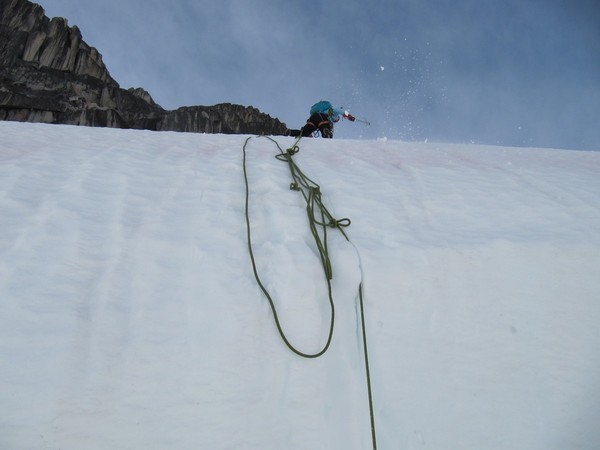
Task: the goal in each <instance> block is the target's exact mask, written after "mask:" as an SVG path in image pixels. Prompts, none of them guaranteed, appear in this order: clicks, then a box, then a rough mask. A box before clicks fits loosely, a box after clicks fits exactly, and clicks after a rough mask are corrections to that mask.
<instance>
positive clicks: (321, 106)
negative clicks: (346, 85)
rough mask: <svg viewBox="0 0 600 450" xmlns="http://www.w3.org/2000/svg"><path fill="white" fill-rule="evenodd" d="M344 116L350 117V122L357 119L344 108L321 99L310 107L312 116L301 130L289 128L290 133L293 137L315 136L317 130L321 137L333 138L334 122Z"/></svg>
mask: <svg viewBox="0 0 600 450" xmlns="http://www.w3.org/2000/svg"><path fill="white" fill-rule="evenodd" d="M342 117H343V118H346V119H348V120H349V121H350V122H354V121H355V120H356V118H355V117H354V116H352V115H351V114H350V113H349V112H348V111H345V110H344V108H334V107H333V106H332V104H331V103H330V102H328V101H326V100H321V101H320V102H318V103H315V104H314V105H313V106H312V107H311V108H310V117H309V118H308V120H307V121H306V125H304V126H303V127H302V128H301V129H300V130H288V135H289V136H293V137H299V136H304V137H310V136H314V135H315V134H314V133H315V132H316V131H319V132H320V133H321V137H324V138H329V139H331V138H333V124H334V123H335V122H338V121H339V120H340V118H342Z"/></svg>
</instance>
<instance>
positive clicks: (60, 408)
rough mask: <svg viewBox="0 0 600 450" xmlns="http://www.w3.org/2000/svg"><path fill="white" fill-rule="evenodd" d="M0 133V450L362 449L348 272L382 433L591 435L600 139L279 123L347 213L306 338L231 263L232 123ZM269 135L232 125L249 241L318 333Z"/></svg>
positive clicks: (316, 278)
mask: <svg viewBox="0 0 600 450" xmlns="http://www.w3.org/2000/svg"><path fill="white" fill-rule="evenodd" d="M0 136H1V139H0V211H1V212H2V214H1V215H0V230H1V233H0V448H2V449H63V450H67V449H73V450H75V449H84V448H85V449H90V450H92V449H200V448H202V449H261V450H267V449H274V450H275V449H290V450H292V449H298V450H300V449H302V450H303V449H316V448H318V449H344V450H349V449H369V448H372V445H371V433H370V424H369V410H368V400H367V393H366V380H365V372H364V364H363V355H362V345H361V342H362V341H361V339H362V337H361V333H360V322H359V315H358V310H357V288H358V283H359V282H360V281H361V279H362V281H363V282H364V293H365V312H366V318H367V335H368V342H369V357H370V363H371V364H370V365H371V376H372V383H373V397H374V405H375V421H376V431H377V442H378V447H379V448H380V449H420V448H426V449H473V450H481V449H512V450H517V449H523V450H525V449H527V450H529V449H544V450H547V449H590V450H591V449H597V448H599V445H600V430H599V428H598V423H600V331H599V329H600V328H599V326H598V324H599V323H600V177H599V176H598V173H599V172H600V152H578V151H565V150H550V149H525V148H519V149H517V148H500V147H485V146H472V145H445V144H420V143H405V142H392V141H352V140H331V141H330V140H317V139H313V140H311V139H305V140H303V141H301V142H300V148H301V150H300V153H298V154H297V155H296V156H295V161H296V162H297V164H298V165H299V166H300V167H301V168H302V170H303V171H304V172H305V173H306V174H307V175H308V176H309V177H310V178H312V179H313V180H314V181H316V182H318V183H319V184H320V185H321V189H322V192H323V195H324V199H325V203H326V206H327V207H328V208H329V210H330V211H331V212H332V213H333V214H334V215H335V216H336V217H337V218H343V217H349V218H350V219H351V220H352V225H351V226H350V227H349V228H347V229H346V232H347V233H348V236H349V238H350V239H351V242H352V244H349V243H347V242H346V241H345V239H344V238H343V237H342V236H341V235H340V233H338V232H337V231H336V230H333V229H332V230H331V231H330V232H329V234H328V235H329V246H330V253H331V257H332V264H333V295H334V301H335V305H336V316H335V332H334V337H333V343H332V346H331V348H330V349H329V350H328V352H327V353H326V354H325V355H324V356H322V357H321V358H318V359H313V360H307V359H302V358H299V357H298V356H296V355H294V354H293V353H291V352H290V351H289V350H288V349H287V348H286V347H285V346H284V344H283V343H282V341H281V340H280V338H279V336H278V334H277V331H276V328H275V325H274V323H273V316H272V313H271V311H270V308H269V306H268V303H267V301H266V299H265V298H264V296H263V295H262V293H261V291H260V290H259V288H258V286H257V284H256V281H255V279H254V276H253V273H252V268H251V265H250V259H249V256H248V250H247V244H246V227H245V220H244V179H243V176H242V145H243V143H244V140H245V139H246V136H224V135H200V134H177V133H156V132H146V131H129V130H127V131H125V130H114V129H98V128H77V127H69V126H52V125H42V124H21V123H9V122H0ZM277 141H278V142H280V143H281V145H282V146H284V148H285V147H287V146H290V145H291V144H292V143H293V140H291V139H289V138H277ZM277 152H278V151H277V149H276V147H275V146H274V145H273V144H272V143H271V142H270V141H268V140H267V139H264V138H255V139H252V140H251V141H250V142H249V145H248V172H249V183H250V216H251V223H252V228H253V240H254V250H255V254H256V257H257V262H258V270H259V272H260V274H261V277H262V279H263V281H264V282H265V284H266V286H267V288H268V289H269V291H270V292H271V294H272V295H273V298H274V301H275V302H276V304H277V306H278V310H279V313H280V317H281V321H282V325H283V327H284V328H285V330H286V332H287V333H288V335H289V337H290V339H291V340H292V341H293V343H294V344H295V345H296V346H298V347H299V348H300V349H302V350H304V351H307V352H310V351H316V350H318V349H319V348H320V347H321V346H322V344H323V342H324V339H325V338H326V334H327V327H328V324H329V320H330V310H329V306H328V300H327V292H326V284H325V281H324V275H323V270H322V268H321V266H320V260H319V258H318V255H317V253H316V249H315V245H314V243H313V241H312V236H311V235H310V232H309V229H308V225H307V221H306V214H305V211H304V208H305V204H304V200H303V199H302V197H301V195H300V194H299V193H298V192H296V191H291V190H289V184H290V182H291V178H290V173H289V170H288V168H287V166H286V164H285V163H282V162H280V161H278V160H277V159H276V158H274V155H275V154H276V153H277Z"/></svg>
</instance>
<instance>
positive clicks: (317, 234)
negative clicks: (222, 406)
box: [243, 136, 377, 450]
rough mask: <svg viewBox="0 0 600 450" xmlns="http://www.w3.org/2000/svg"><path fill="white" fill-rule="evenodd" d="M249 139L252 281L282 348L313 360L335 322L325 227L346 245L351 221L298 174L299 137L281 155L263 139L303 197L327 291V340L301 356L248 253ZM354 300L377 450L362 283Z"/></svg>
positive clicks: (252, 254) (302, 174)
mask: <svg viewBox="0 0 600 450" xmlns="http://www.w3.org/2000/svg"><path fill="white" fill-rule="evenodd" d="M252 137H253V136H250V137H249V138H247V139H246V141H245V142H244V147H243V155H244V157H243V169H244V180H245V185H246V206H245V212H246V230H247V239H248V251H249V253H250V259H251V261H252V270H253V271H254V277H255V278H256V281H257V283H258V285H259V287H260V289H261V290H262V292H263V293H264V294H265V297H266V298H267V300H268V301H269V305H270V306H271V311H272V312H273V317H274V319H275V324H276V326H277V331H278V332H279V335H280V336H281V339H282V340H283V342H284V343H285V345H286V346H287V347H288V348H289V349H290V350H291V351H292V352H294V353H295V354H297V355H299V356H302V357H303V358H317V357H319V356H321V355H323V354H324V353H325V352H326V351H327V349H328V348H329V346H330V344H331V339H332V337H333V326H334V323H335V320H334V318H335V305H334V303H333V296H332V289H331V280H332V278H333V270H332V268H331V261H330V259H329V252H328V249H327V227H331V228H336V229H338V230H339V231H340V232H341V233H342V235H343V236H344V238H345V239H346V240H347V241H348V242H350V239H349V238H348V236H347V235H346V233H345V232H344V228H345V227H348V226H350V224H351V221H350V219H348V218H343V219H336V218H334V217H333V216H332V215H331V214H330V213H329V211H328V210H327V208H326V207H325V206H324V205H323V202H322V200H321V188H320V187H319V185H318V184H317V183H315V182H314V181H312V180H311V179H310V178H308V177H307V176H306V175H305V174H304V173H302V171H301V170H300V168H299V167H298V166H297V165H296V163H295V161H294V160H293V158H292V156H293V155H295V154H296V153H298V152H299V151H300V147H299V146H298V142H299V141H300V139H301V137H299V138H298V139H297V140H296V142H295V143H294V145H292V146H291V147H290V148H288V149H287V150H286V151H283V149H282V148H281V146H280V145H279V143H278V142H277V141H276V140H274V139H273V138H271V137H269V136H264V137H266V138H267V139H269V140H270V141H271V142H273V143H274V144H275V145H276V146H277V148H278V149H279V152H280V153H279V154H278V155H276V156H275V157H276V158H277V159H278V160H280V161H284V162H287V163H288V166H289V168H290V172H291V174H292V179H293V181H292V183H291V184H290V189H291V190H294V191H300V192H301V193H302V196H303V197H304V200H305V201H306V213H307V217H308V223H309V227H310V231H311V233H312V235H313V238H314V240H315V244H316V246H317V249H318V250H319V256H320V258H321V263H322V265H323V270H324V273H325V278H326V280H327V291H328V297H329V305H330V308H331V321H330V324H329V333H328V336H327V341H326V343H325V345H324V346H323V348H322V349H321V350H320V351H318V352H317V353H304V352H301V351H300V350H298V349H296V348H295V347H294V346H293V345H292V344H291V343H290V341H289V340H288V338H287V337H286V335H285V333H284V331H283V329H282V327H281V323H280V322H279V317H278V315H277V309H276V308H275V304H274V302H273V299H272V298H271V295H270V294H269V292H268V291H267V289H266V288H265V286H264V285H263V283H262V281H261V280H260V277H259V275H258V271H257V269H256V261H255V259H254V253H253V251H252V239H251V230H250V213H249V198H250V194H249V188H248V172H247V168H246V147H247V145H248V142H249V141H250V139H252ZM258 137H261V136H258ZM321 235H322V237H321ZM350 243H351V242H350ZM351 244H352V243H351ZM352 245H353V244H352ZM355 248H356V247H355ZM357 254H358V251H357ZM359 259H360V255H359ZM358 296H359V300H360V314H361V321H362V335H363V347H364V348H363V351H364V357H365V369H366V378H367V391H368V396H369V413H370V417H371V437H372V440H373V450H376V449H377V440H376V435H375V414H374V411H373V396H372V392H371V375H370V370H369V357H368V351H367V332H366V328H365V314H364V306H363V293H362V281H361V283H360V285H359V288H358Z"/></svg>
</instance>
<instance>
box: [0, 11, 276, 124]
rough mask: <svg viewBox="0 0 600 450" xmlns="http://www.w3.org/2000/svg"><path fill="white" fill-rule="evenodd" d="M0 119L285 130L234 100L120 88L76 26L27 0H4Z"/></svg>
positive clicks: (0, 14) (0, 17) (0, 39)
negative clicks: (157, 98)
mask: <svg viewBox="0 0 600 450" xmlns="http://www.w3.org/2000/svg"><path fill="white" fill-rule="evenodd" d="M0 120H16V121H22V122H25V121H26V122H45V123H61V124H71V125H87V126H99V127H114V128H136V129H148V130H164V131H167V130H169V131H190V132H204V133H226V134H271V135H278V134H285V133H286V131H287V127H286V126H285V124H284V123H282V122H280V121H279V120H277V119H274V118H272V117H270V116H269V115H267V114H264V113H261V112H260V111H258V110H257V109H256V108H252V107H244V106H240V105H232V104H229V103H224V104H219V105H214V106H192V107H183V108H179V109H177V110H175V111H166V110H164V109H163V108H162V107H161V106H160V105H158V104H156V103H155V102H154V100H153V99H152V97H151V95H150V94H149V93H148V92H146V91H145V90H144V89H142V88H135V89H134V88H130V89H122V88H121V87H120V86H119V84H118V83H117V82H116V81H115V80H114V79H113V78H112V77H111V75H110V73H109V71H108V69H107V68H106V66H105V65H104V63H103V61H102V55H101V54H100V53H99V52H98V51H97V50H96V49H95V48H93V47H90V46H89V45H87V44H86V43H85V42H84V41H83V39H82V36H81V32H80V31H79V29H78V28H77V27H76V26H73V27H69V25H68V23H67V20H66V19H63V18H53V19H49V18H48V17H46V16H45V14H44V9H43V8H42V7H41V6H40V5H37V4H35V3H31V2H29V1H27V0H0Z"/></svg>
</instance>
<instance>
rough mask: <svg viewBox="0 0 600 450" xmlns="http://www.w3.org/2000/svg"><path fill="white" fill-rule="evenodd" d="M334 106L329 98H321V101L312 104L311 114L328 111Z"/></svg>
mask: <svg viewBox="0 0 600 450" xmlns="http://www.w3.org/2000/svg"><path fill="white" fill-rule="evenodd" d="M332 108H333V105H332V104H331V102H328V101H327V100H321V101H320V102H317V103H315V104H314V105H312V106H311V108H310V114H311V115H312V114H315V113H326V112H328V111H329V109H332Z"/></svg>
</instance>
